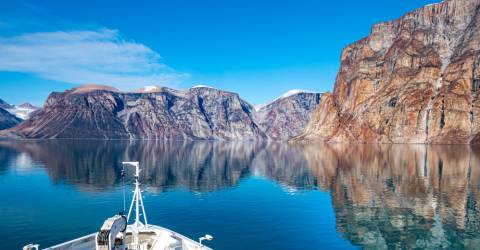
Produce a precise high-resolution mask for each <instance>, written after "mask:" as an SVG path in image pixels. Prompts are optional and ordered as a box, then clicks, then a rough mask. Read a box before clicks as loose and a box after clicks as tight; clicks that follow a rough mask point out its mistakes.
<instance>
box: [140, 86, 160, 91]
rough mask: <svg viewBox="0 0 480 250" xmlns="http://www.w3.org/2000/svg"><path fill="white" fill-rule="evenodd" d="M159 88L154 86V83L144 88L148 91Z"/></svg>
mask: <svg viewBox="0 0 480 250" xmlns="http://www.w3.org/2000/svg"><path fill="white" fill-rule="evenodd" d="M157 89H158V87H157V86H154V85H149V86H145V87H143V90H144V91H147V92H150V91H154V90H157Z"/></svg>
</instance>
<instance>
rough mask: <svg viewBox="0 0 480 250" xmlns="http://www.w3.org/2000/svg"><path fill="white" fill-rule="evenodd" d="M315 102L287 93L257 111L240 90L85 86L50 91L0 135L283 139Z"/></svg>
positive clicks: (297, 129)
mask: <svg viewBox="0 0 480 250" xmlns="http://www.w3.org/2000/svg"><path fill="white" fill-rule="evenodd" d="M319 101H320V94H318V93H309V92H304V91H296V92H295V93H292V92H290V93H289V94H288V95H284V96H282V97H280V98H279V99H277V100H275V101H274V102H272V103H270V104H268V105H265V106H264V107H262V108H260V109H259V110H258V112H257V111H256V110H255V108H254V107H253V106H252V105H251V104H249V103H248V102H246V101H244V100H243V99H241V98H240V97H239V95H238V94H236V93H232V92H228V91H223V90H219V89H215V88H211V87H208V86H195V87H192V88H190V89H188V90H175V89H171V88H166V87H155V86H149V87H145V88H142V89H139V90H136V91H133V92H121V91H119V90H117V89H115V88H112V87H109V86H102V85H85V86H81V87H77V88H73V89H70V90H67V91H65V92H54V93H52V94H50V96H49V97H48V99H47V101H46V102H45V105H44V107H43V108H42V109H41V110H38V111H36V112H34V113H32V115H31V117H30V118H29V119H27V120H26V121H24V122H22V123H21V124H19V125H17V126H15V127H13V128H10V129H9V130H6V131H3V132H2V135H3V136H4V137H10V138H12V137H14V138H102V139H164V140H217V139H220V140H256V139H278V140H285V139H289V138H290V137H292V136H295V135H298V134H299V133H301V132H302V131H303V128H304V127H305V125H306V124H307V122H308V120H309V119H310V114H311V113H312V112H313V110H314V109H315V107H316V106H317V105H318V103H319ZM289 119H290V120H289ZM286 121H287V122H286Z"/></svg>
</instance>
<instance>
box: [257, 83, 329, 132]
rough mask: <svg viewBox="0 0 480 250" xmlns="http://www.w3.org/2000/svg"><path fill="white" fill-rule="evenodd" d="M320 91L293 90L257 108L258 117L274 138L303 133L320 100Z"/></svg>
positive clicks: (265, 129) (266, 130) (262, 125)
mask: <svg viewBox="0 0 480 250" xmlns="http://www.w3.org/2000/svg"><path fill="white" fill-rule="evenodd" d="M320 96H321V94H320V93H311V92H306V91H299V90H291V91H289V92H287V93H285V94H284V95H283V96H281V97H280V98H278V99H276V100H274V101H273V102H270V103H268V104H266V105H262V106H260V107H258V108H257V117H258V120H259V123H260V125H261V127H262V128H263V129H264V131H265V133H266V134H267V135H268V136H269V137H270V138H272V139H276V140H287V139H290V138H292V137H294V136H297V135H299V134H300V133H302V131H303V129H304V128H305V126H306V125H307V123H308V121H310V118H311V114H312V112H313V111H314V110H315V108H316V107H317V105H318V103H319V102H320Z"/></svg>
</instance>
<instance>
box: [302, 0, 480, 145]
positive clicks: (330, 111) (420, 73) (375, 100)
mask: <svg viewBox="0 0 480 250" xmlns="http://www.w3.org/2000/svg"><path fill="white" fill-rule="evenodd" d="M479 6H480V0H446V1H444V2H441V3H436V4H431V5H427V6H425V7H423V8H420V9H418V10H415V11H413V12H411V13H408V14H406V15H405V16H403V17H401V18H399V19H397V20H394V21H390V22H384V23H379V24H377V25H375V26H374V27H373V28H372V31H371V33H370V35H369V36H368V37H366V38H364V39H362V40H360V41H358V42H355V43H353V44H351V45H349V46H347V47H346V48H345V49H344V50H343V52H342V55H341V68H340V70H339V72H338V75H337V78H336V81H335V86H334V91H333V94H326V95H324V96H323V97H322V100H321V102H320V104H319V107H318V108H317V109H316V111H315V113H314V115H313V117H312V120H311V121H310V123H309V124H308V126H307V128H306V129H305V131H304V133H303V134H302V135H301V136H299V137H297V139H298V140H316V139H320V140H325V141H354V142H382V143H479V142H480V133H479V132H480V98H479V93H480V54H479V50H480V10H479V8H480V7H479Z"/></svg>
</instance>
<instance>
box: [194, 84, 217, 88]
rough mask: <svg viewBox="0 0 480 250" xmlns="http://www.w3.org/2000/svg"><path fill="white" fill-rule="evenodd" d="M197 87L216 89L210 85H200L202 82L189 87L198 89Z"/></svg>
mask: <svg viewBox="0 0 480 250" xmlns="http://www.w3.org/2000/svg"><path fill="white" fill-rule="evenodd" d="M198 88H208V89H217V88H214V87H210V86H208V85H202V84H198V85H195V86H193V87H191V88H190V89H198Z"/></svg>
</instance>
